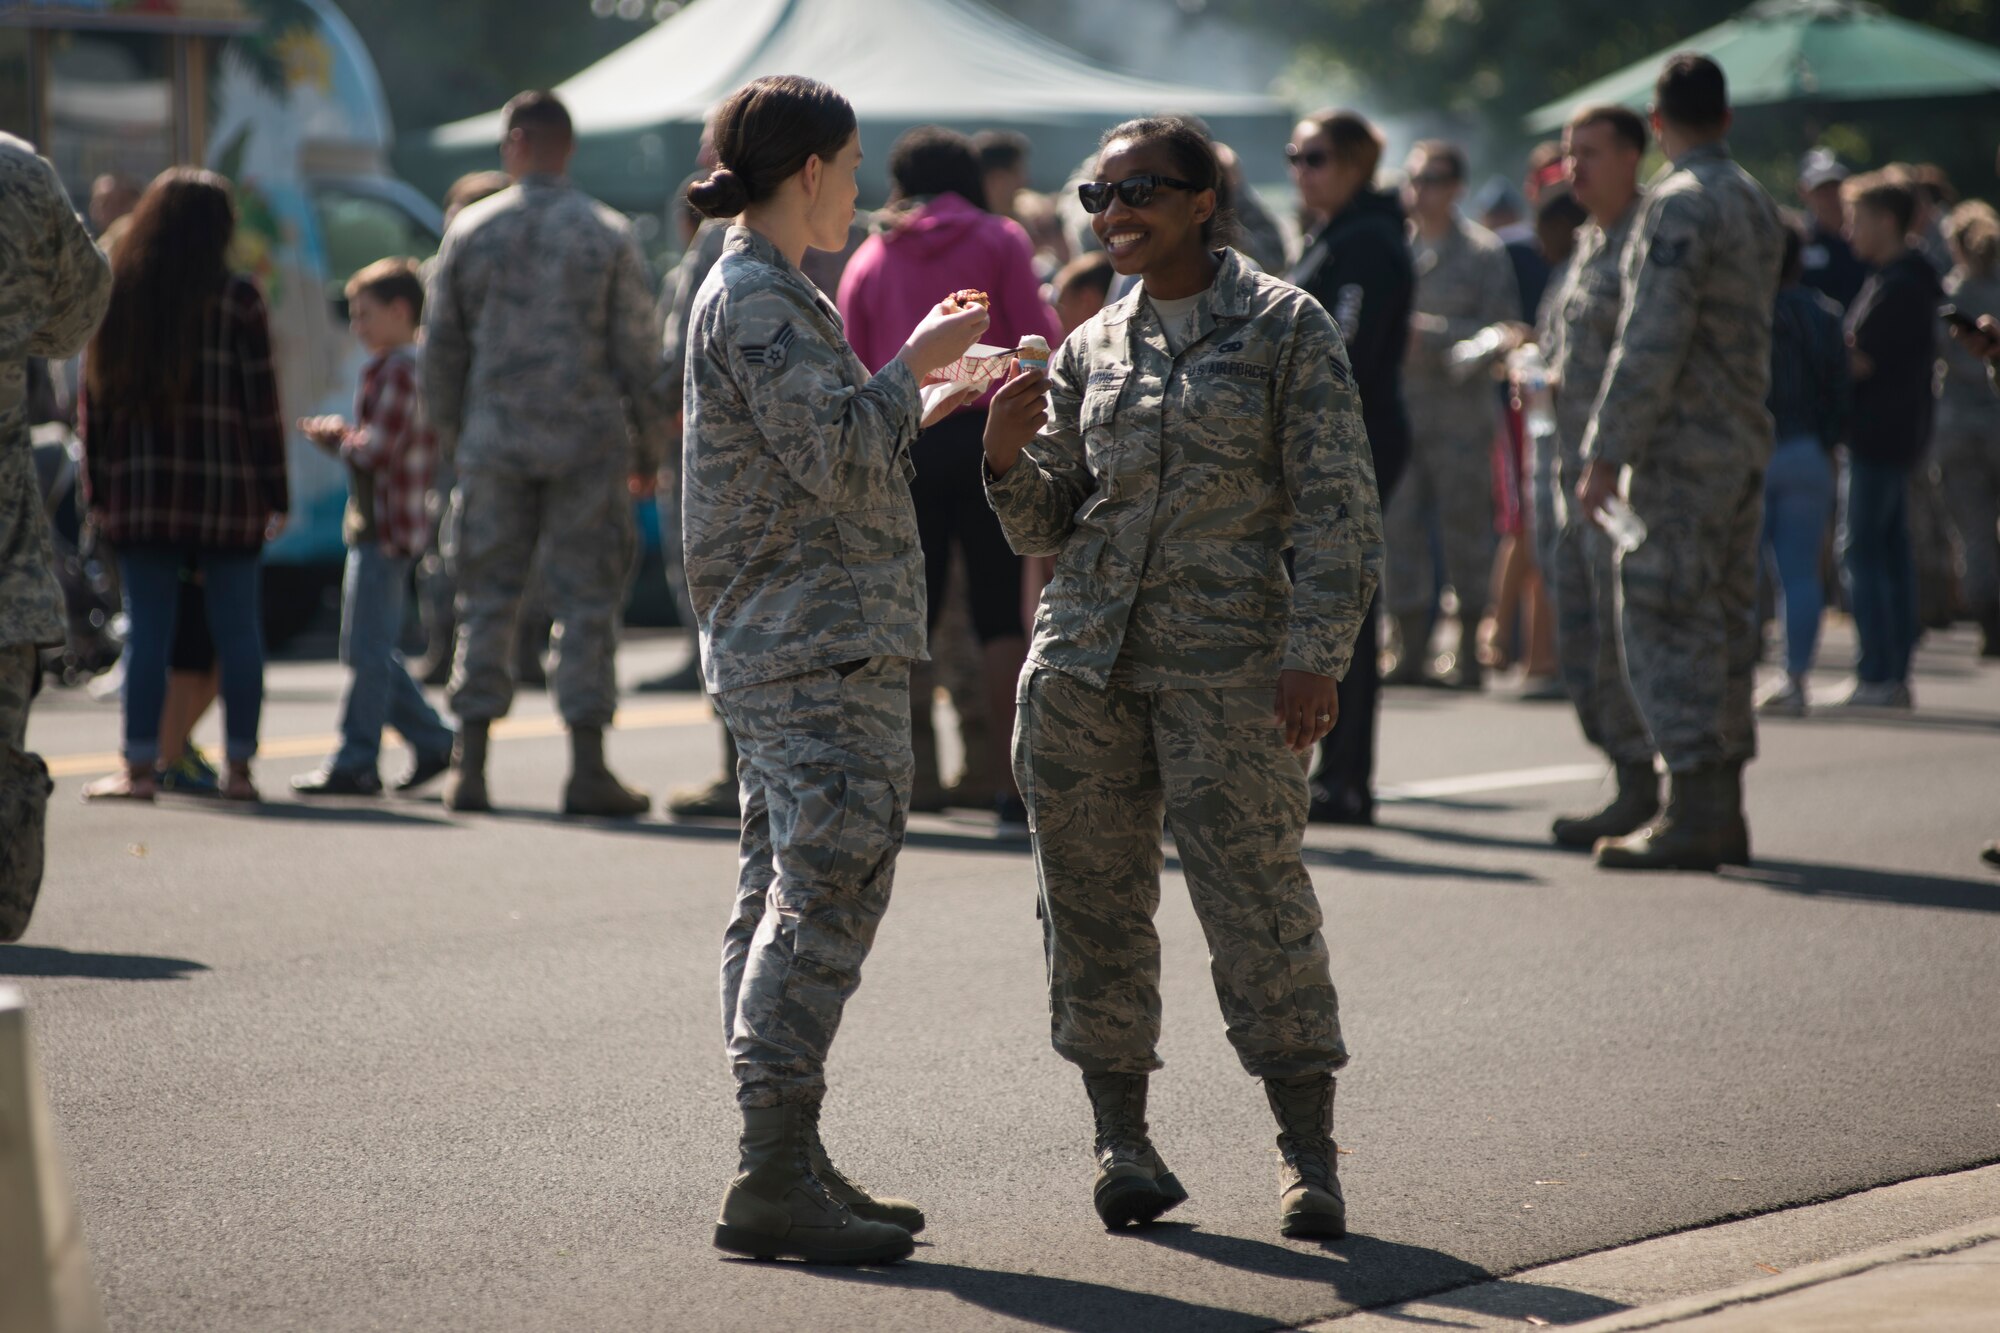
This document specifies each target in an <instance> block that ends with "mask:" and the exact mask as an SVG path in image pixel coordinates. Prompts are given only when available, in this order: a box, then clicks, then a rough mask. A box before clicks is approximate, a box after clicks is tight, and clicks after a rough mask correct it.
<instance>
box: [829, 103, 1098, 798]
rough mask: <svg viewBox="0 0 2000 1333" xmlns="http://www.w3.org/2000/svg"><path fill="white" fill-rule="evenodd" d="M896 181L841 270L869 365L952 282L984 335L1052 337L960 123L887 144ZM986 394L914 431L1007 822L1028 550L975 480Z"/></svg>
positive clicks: (853, 330) (851, 337)
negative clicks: (961, 592) (1015, 544)
mask: <svg viewBox="0 0 2000 1333" xmlns="http://www.w3.org/2000/svg"><path fill="white" fill-rule="evenodd" d="M889 176H890V180H891V182H892V183H893V185H894V187H895V194H894V197H893V200H892V203H891V207H890V208H889V209H888V210H887V211H886V212H885V213H884V214H883V218H884V220H885V221H886V222H887V226H886V227H885V228H884V229H883V230H881V231H879V232H878V233H876V234H875V235H873V236H870V237H869V238H868V239H867V240H866V241H863V242H862V243H861V248H860V249H859V250H856V251H855V252H854V258H853V259H852V260H850V261H849V262H848V265H847V271H846V273H845V274H844V275H843V276H842V277H841V280H840V295H839V305H840V314H841V318H842V319H843V320H844V321H845V322H846V325H847V340H848V342H849V343H850V344H851V345H852V346H853V348H854V350H855V352H856V353H858V354H859V355H860V357H861V359H862V361H863V362H865V363H866V364H867V366H868V369H869V370H871V371H874V370H879V369H881V367H882V366H884V365H886V364H888V362H889V361H890V360H891V359H892V358H893V357H894V356H895V355H896V353H897V351H898V350H899V349H900V348H901V347H902V345H903V340H904V338H905V336H906V335H907V334H908V332H909V330H910V328H911V326H912V324H913V322H914V321H915V320H916V319H918V318H921V317H922V315H923V314H925V313H927V312H928V311H930V310H931V309H932V308H933V307H935V306H936V305H937V303H938V302H939V301H942V300H943V299H944V298H945V297H947V296H950V295H951V294H952V293H953V292H956V291H961V290H963V289H965V288H968V287H970V288H975V289H977V290H979V291H983V292H985V293H986V294H987V295H988V296H989V297H990V298H991V302H992V304H991V307H990V310H991V314H992V317H993V322H992V324H991V325H990V326H989V327H988V328H987V331H986V335H985V341H986V342H987V343H989V344H991V345H993V346H996V347H1013V346H1015V345H1016V344H1018V343H1019V342H1020V340H1021V339H1022V338H1024V337H1026V336H1027V335H1028V334H1031V333H1033V334H1040V335H1041V336H1042V337H1043V338H1046V339H1047V340H1048V341H1049V344H1050V345H1051V346H1054V345H1056V344H1058V343H1060V342H1061V341H1062V326H1061V325H1060V324H1059V323H1058V322H1057V320H1056V315H1055V312H1054V311H1053V310H1051V309H1050V308H1049V305H1048V303H1047V302H1046V301H1044V300H1043V299H1042V292H1041V284H1040V283H1039V282H1038V281H1037V280H1036V278H1035V270H1034V267H1033V263H1032V256H1033V254H1034V246H1033V244H1032V243H1031V242H1030V241H1029V239H1028V234H1027V232H1025V231H1023V230H1022V229H1021V227H1020V225H1019V224H1018V223H1015V222H1013V221H1011V220H1010V219H1007V218H1003V217H998V216H996V215H994V214H992V213H989V212H987V211H986V209H985V206H984V203H983V201H984V199H985V184H984V180H983V177H982V175H981V173H980V170H979V159H978V157H977V155H975V154H974V152H973V151H972V141H971V140H969V139H967V138H966V137H965V136H964V135H962V134H957V133H954V132H953V131H951V130H946V129H940V128H937V127H935V126H926V127H923V128H919V129H914V130H911V131H910V132H909V133H908V134H905V135H904V136H903V137H902V138H900V139H898V140H897V141H896V146H895V147H894V148H893V149H891V150H890V152H889ZM991 396H992V395H991V394H988V395H987V396H986V397H982V398H979V399H977V400H976V401H974V402H973V403H971V404H969V405H968V406H966V407H964V408H961V409H960V410H959V411H957V412H954V413H953V414H952V415H951V416H949V417H947V418H946V419H945V420H944V421H941V422H939V423H938V424H937V425H935V426H933V427H931V428H930V429H929V430H927V431H925V432H924V433H923V434H922V435H920V436H918V437H917V443H916V448H915V449H914V450H913V454H912V456H913V457H914V458H915V460H916V465H917V477H916V480H915V481H914V482H913V483H912V484H911V486H910V493H911V495H912V497H913V498H914V499H915V500H916V505H917V531H918V535H919V537H920V538H921V539H922V541H923V547H924V576H925V580H926V583H927V585H928V588H929V594H930V596H929V618H930V625H931V627H932V628H933V629H935V628H936V626H937V622H938V617H939V615H940V614H941V613H942V612H943V610H944V589H945V578H946V575H947V574H948V573H949V571H950V568H951V566H950V560H951V552H952V547H953V544H954V543H956V545H957V548H958V549H959V550H960V551H961V552H963V553H964V556H965V572H966V582H967V585H968V586H969V587H970V589H971V611H972V627H973V632H974V633H975V634H976V635H977V636H978V638H979V643H980V648H981V653H982V658H983V666H984V676H985V683H986V704H987V717H988V725H989V727H990V732H989V734H990V735H992V736H993V737H994V738H995V742H996V743H995V745H994V746H993V761H994V762H993V765H992V768H993V771H992V772H991V773H990V774H988V775H985V776H986V777H987V778H989V779H990V783H991V786H992V790H993V800H994V809H995V811H996V813H997V814H998V815H999V817H1000V821H1001V823H1002V825H1003V826H1019V827H1023V828H1025V827H1026V822H1027V811H1026V809H1025V808H1024V807H1023V806H1022V804H1021V798H1020V794H1019V793H1018V792H1016V791H1015V790H1014V779H1013V773H1012V767H1011V765H1010V764H1009V763H1008V762H1007V747H1006V746H1005V745H1004V744H1001V743H999V742H1000V740H1001V738H1004V737H1007V736H1011V735H1012V734H1013V727H1014V683H1015V678H1016V677H1017V676H1019V675H1020V672H1021V663H1022V661H1023V660H1024V659H1025V658H1026V656H1027V636H1026V634H1025V632H1024V629H1023V626H1022V623H1021V560H1020V557H1019V556H1016V555H1015V554H1014V553H1013V551H1012V550H1011V549H1009V547H1008V545H1007V539H1006V537H1005V536H1004V535H1002V533H1001V531H1000V521H999V520H998V519H996V518H995V517H994V516H993V511H992V509H991V508H990V507H989V506H988V505H987V503H986V496H985V493H984V491H983V490H982V488H981V485H980V458H981V450H982V445H981V438H982V437H983V435H984V434H985V430H986V404H987V401H988V399H990V398H991Z"/></svg>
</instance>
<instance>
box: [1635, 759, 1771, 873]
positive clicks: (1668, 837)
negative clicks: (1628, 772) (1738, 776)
mask: <svg viewBox="0 0 2000 1333" xmlns="http://www.w3.org/2000/svg"><path fill="white" fill-rule="evenodd" d="M1734 790H1735V788H1734V784H1733V783H1732V781H1731V780H1730V775H1729V770H1728V769H1727V768H1726V767H1724V766H1722V765H1720V764H1715V765H1710V766H1708V767H1705V768H1697V769H1692V770H1690V771H1688V772H1686V773H1675V774H1674V775H1673V776H1672V779H1671V785H1670V789H1669V795H1668V797H1667V810H1666V813H1665V814H1663V815H1661V816H1660V817H1659V818H1658V819H1656V820H1654V821H1653V822H1652V823H1651V824H1648V825H1647V826H1646V827H1645V828H1642V829H1640V830H1639V831H1638V832H1637V833H1634V834H1632V835H1631V836H1630V837H1626V838H1606V839H1605V840H1604V841H1603V842H1600V843H1598V844H1597V864H1598V865H1600V866H1602V867H1603V868H1604V869H1606V870H1719V869H1721V868H1722V865H1723V863H1724V862H1725V861H1726V860H1728V859H1729V857H1730V856H1731V855H1732V854H1736V853H1737V852H1738V850H1739V849H1738V848H1737V847H1736V846H1734V845H1732V844H1733V843H1735V841H1736V838H1735V837H1734V836H1732V835H1734V834H1735V833H1736V830H1735V829H1734V828H1733V827H1732V807H1731V801H1732V799H1733V793H1734ZM1740 836H1741V842H1742V846H1741V849H1740V854H1741V855H1743V856H1745V857H1747V856H1748V855H1749V832H1748V830H1747V829H1745V830H1743V831H1742V833H1741V835H1740Z"/></svg>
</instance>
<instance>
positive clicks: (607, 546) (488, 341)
mask: <svg viewBox="0 0 2000 1333" xmlns="http://www.w3.org/2000/svg"><path fill="white" fill-rule="evenodd" d="M506 126H507V137H506V141H505V143H504V144H503V145H502V148H501V155H502V158H503V160H504V161H505V163H506V166H507V171H508V174H509V175H510V176H512V177H513V178H514V180H515V184H514V186H513V188H511V189H507V190H503V191H501V192H500V193H499V194H497V195H494V196H493V197H491V198H489V199H483V200H481V201H480V202H478V203H476V204H473V205H472V206H470V207H468V208H467V209H466V210H465V211H464V212H463V213H462V214H460V215H459V217H458V219H457V220H456V221H455V222H454V223H453V225H452V227H451V229H450V230H449V231H448V232H447V233H446V234H445V238H444V244H443V246H442V247H441V248H440V249H439V251H438V257H437V262H436V264H435V266H434V267H433V269H432V271H431V292H430V298H429V300H428V302H427V310H428V313H429V323H428V326H427V330H428V331H427V345H426V352H425V357H424V393H425V397H426V399H427V401H428V405H429V409H430V419H431V423H432V425H433V427H434V428H435V429H436V430H437V432H438V438H439V441H440V443H441V445H442V446H443V448H444V450H445V452H446V454H447V456H448V457H450V459H451V461H452V463H453V465H454V467H455V469H456V473H457V478H458V481H457V485H456V487H455V489H454V492H453V495H452V514H451V532H452V537H453V543H454V546H455V550H453V551H452V552H450V555H451V557H452V559H453V561H454V568H455V577H456V580H457V583H458V657H457V662H456V663H455V665H454V668H453V672H452V682H451V691H450V697H451V705H452V708H453V710H454V711H455V712H457V714H458V715H459V717H460V719H461V720H462V723H463V725H462V727H461V728H460V731H459V737H460V740H459V745H460V752H459V755H458V771H457V772H456V773H454V774H453V776H452V779H451V782H450V785H449V786H448V787H447V789H446V792H445V804H446V806H447V807H449V808H450V809H453V810H486V809H490V808H491V805H490V802H489V798H488V795H487V789H486V750H487V742H488V731H489V728H490V727H491V725H492V723H493V721H494V719H496V718H500V717H504V716H505V715H506V713H507V710H508V708H509V706H510V705H511V704H512V702H513V693H514V681H513V674H512V671H513V657H514V630H515V623H516V621H517V620H518V618H519V615H520V608H521V597H522V592H523V590H524V588H525V585H526V582H527V579H528V574H529V571H530V569H534V568H538V571H539V573H540V575H541V579H542V583H543V587H544V590H545V592H546V595H547V597H548V602H549V610H550V611H551V612H552V613H553V615H554V617H555V622H556V631H555V658H556V662H555V668H554V670H553V672H552V676H553V683H554V687H555V696H556V704H557V707H558V709H559V710H560V711H561V714H562V718H563V721H564V723H566V724H567V725H568V727H569V730H570V740H571V749H572V761H571V771H570V778H569V783H568V785H567V787H566V788H565V790H564V794H563V809H564V810H565V812H567V813H569V814H579V815H617V816H631V815H638V814H642V813H644V811H645V810H646V808H647V805H648V799H647V797H646V795H645V794H644V793H643V792H637V791H633V790H631V789H629V788H627V787H626V786H625V785H624V784H623V783H621V782H619V781H618V779H617V778H616V777H614V776H613V775H612V773H611V771H610V769H608V768H607V767H606V766H605V762H604V731H605V728H607V727H609V726H610V725H611V719H612V714H613V711H614V710H615V708H616V705H617V688H618V686H617V678H616V674H615V672H614V662H613V657H614V654H615V653H616V651H617V647H618V616H619V611H620V609H621V607H622V605H623V602H624V597H625V590H626V584H627V580H628V579H629V578H630V577H631V572H632V563H633V556H634V554H635V553H636V551H637V548H638V537H637V530H636V527H635V525H634V522H633V518H632V497H633V495H635V494H651V493H652V490H653V488H654V487H655V485H656V484H657V482H656V474H657V472H658V470H659V465H660V459H661V455H662V450H663V448H664V441H665V438H666V431H667V426H668V423H667V422H666V420H665V419H664V418H663V416H662V414H661V413H660V411H659V408H658V403H657V400H656V398H655V396H654V395H655V387H654V386H655V382H656V380H657V378H658V374H659V355H660V354H659V347H660V333H659V325H658V323H657V322H656V311H655V308H654V303H653V298H652V293H651V290H650V287H651V284H650V280H649V279H648V277H647V274H646V265H645V261H644V260H643V259H642V258H641V257H640V255H639V249H638V246H637V245H636V244H635V243H634V241H633V239H632V233H631V228H630V227H629V226H628V225H627V223H626V222H625V220H624V219H623V218H621V217H619V216H618V215H617V214H616V213H614V212H612V211H611V210H610V209H608V208H605V207H604V206H603V205H601V204H599V203H597V202H596V201H594V200H592V199H591V198H590V197H589V196H587V195H585V194H583V193H582V192H581V191H580V190H578V189H576V187H575V186H573V185H571V184H570V183H569V181H568V179H567V177H566V176H565V174H564V173H565V172H566V171H567V169H568V163H569V158H570V154H571V151H572V150H573V148H574V145H575V140H574V137H573V134H572V131H571V128H570V120H569V113H568V112H567V111H565V110H564V109H563V106H562V104H561V103H560V102H558V101H557V100H556V99H555V98H554V97H553V96H550V95H549V94H546V93H523V94H522V95H521V96H519V97H517V98H515V99H514V100H513V101H512V102H509V103H508V104H507V112H506ZM537 553H539V556H540V560H539V564H537V562H536V560H535V558H534V557H535V556H536V555H537Z"/></svg>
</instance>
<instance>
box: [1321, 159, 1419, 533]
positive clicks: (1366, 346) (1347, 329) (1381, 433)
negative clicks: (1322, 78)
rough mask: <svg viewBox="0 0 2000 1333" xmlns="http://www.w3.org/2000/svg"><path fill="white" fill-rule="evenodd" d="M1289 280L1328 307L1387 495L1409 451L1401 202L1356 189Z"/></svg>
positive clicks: (1408, 290) (1411, 276)
mask: <svg viewBox="0 0 2000 1333" xmlns="http://www.w3.org/2000/svg"><path fill="white" fill-rule="evenodd" d="M1291 280H1292V281H1293V282H1294V283H1296V284H1298V285H1299V286H1300V287H1303V288H1305V290H1306V291H1307V292H1309V293H1311V294H1312V296H1313V297H1314V298H1315V299H1317V300H1318V301H1319V303H1320V304H1321V305H1323V306H1325V307H1326V310H1327V313H1328V314H1330V315H1332V316H1333V318H1334V322H1335V323H1337V324H1339V325H1340V333H1341V336H1342V337H1343V338H1345V339H1346V340H1347V359H1348V361H1349V362H1350V363H1351V364H1352V365H1353V367H1354V382H1355V387H1356V388H1357V389H1358V390H1359V391H1360V394H1361V421H1362V424H1363V425H1364V426H1365V427H1366V428H1367V430H1368V447H1369V449H1370V451H1371V452H1372V453H1373V454H1374V456H1375V474H1376V479H1377V483H1378V485H1379V486H1380V487H1381V491H1382V497H1383V499H1384V500H1385V501H1386V500H1387V499H1388V496H1389V492H1390V491H1391V490H1392V489H1393V488H1394V486H1395V480H1396V478H1397V477H1398V476H1399V475H1401V473H1402V470H1403V464H1404V462H1405V461H1406V460H1407V459H1408V458H1409V454H1410V420H1409V417H1408V415H1407V414H1406V413H1405V411H1404V408H1403V355H1404V353H1405V351H1407V350H1408V348H1409V343H1410V298H1411V296H1412V294H1413V293H1414V291H1415V289H1416V273H1415V271H1414V270H1413V269H1412V268H1411V266H1410V246H1409V241H1408V240H1407V239H1406V237H1405V234H1404V230H1403V209H1402V205H1400V204H1399V203H1397V202H1396V200H1395V198H1394V197H1393V196H1391V195H1389V194H1385V193H1383V192H1382V191H1379V190H1363V191H1362V192H1361V193H1360V194H1357V195H1356V196H1355V197H1354V198H1353V200H1352V201H1350V202H1349V203H1348V205H1347V207H1346V208H1344V209H1342V210H1341V211H1340V213H1339V214H1338V215H1337V216H1336V217H1334V218H1333V219H1332V220H1331V221H1329V222H1328V223H1327V224H1326V225H1325V226H1324V227H1322V228H1320V229H1319V231H1318V232H1317V233H1316V234H1314V235H1312V236H1309V237H1307V238H1306V245H1305V253H1304V254H1303V255H1302V256H1301V257H1300V259H1299V262H1298V263H1297V264H1296V265H1294V266H1293V268H1292V272H1291Z"/></svg>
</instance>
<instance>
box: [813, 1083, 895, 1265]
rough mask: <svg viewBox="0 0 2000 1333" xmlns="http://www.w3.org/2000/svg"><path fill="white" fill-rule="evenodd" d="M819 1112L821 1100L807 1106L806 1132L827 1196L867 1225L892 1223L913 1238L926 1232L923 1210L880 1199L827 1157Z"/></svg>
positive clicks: (816, 1174) (816, 1172)
mask: <svg viewBox="0 0 2000 1333" xmlns="http://www.w3.org/2000/svg"><path fill="white" fill-rule="evenodd" d="M819 1108H820V1103H819V1102H818V1101H817V1100H814V1101H810V1102H807V1103H806V1104H805V1121H804V1126H803V1131H804V1133H805V1136H806V1161H807V1162H808V1163H810V1164H811V1166H812V1172H813V1174H814V1175H815V1176H818V1177H819V1183H820V1184H822V1185H824V1186H826V1192H827V1193H828V1194H831V1195H832V1196H833V1197H834V1198H836V1199H838V1200H839V1201H840V1202H841V1203H843V1204H845V1205H847V1209H848V1211H849V1212H851V1213H853V1214H854V1215H855V1216H856V1217H858V1218H860V1219H862V1220H863V1221H865V1222H888V1223H891V1224H893V1225H895V1226H899V1227H901V1228H902V1229H903V1230H905V1231H907V1232H909V1233H910V1234H911V1235H912V1236H914V1235H916V1234H917V1233H918V1232H919V1231H922V1230H923V1229H924V1210H923V1209H921V1208H919V1207H917V1206H916V1205H915V1204H913V1203H911V1202H910V1201H909V1200H908V1199H878V1198H876V1197H875V1196H874V1195H872V1194H870V1193H869V1192H868V1191H867V1190H864V1189H862V1188H861V1187H860V1186H859V1185H857V1184H855V1183H854V1182H853V1181H851V1180H849V1179H848V1178H847V1177H846V1176H844V1175H842V1174H841V1173H840V1169H839V1168H838V1167H836V1166H835V1165H834V1164H833V1160H832V1159H831V1158H829V1157H828V1156H827V1154H826V1144H824V1143H822V1142H821V1141H820V1137H819Z"/></svg>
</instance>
